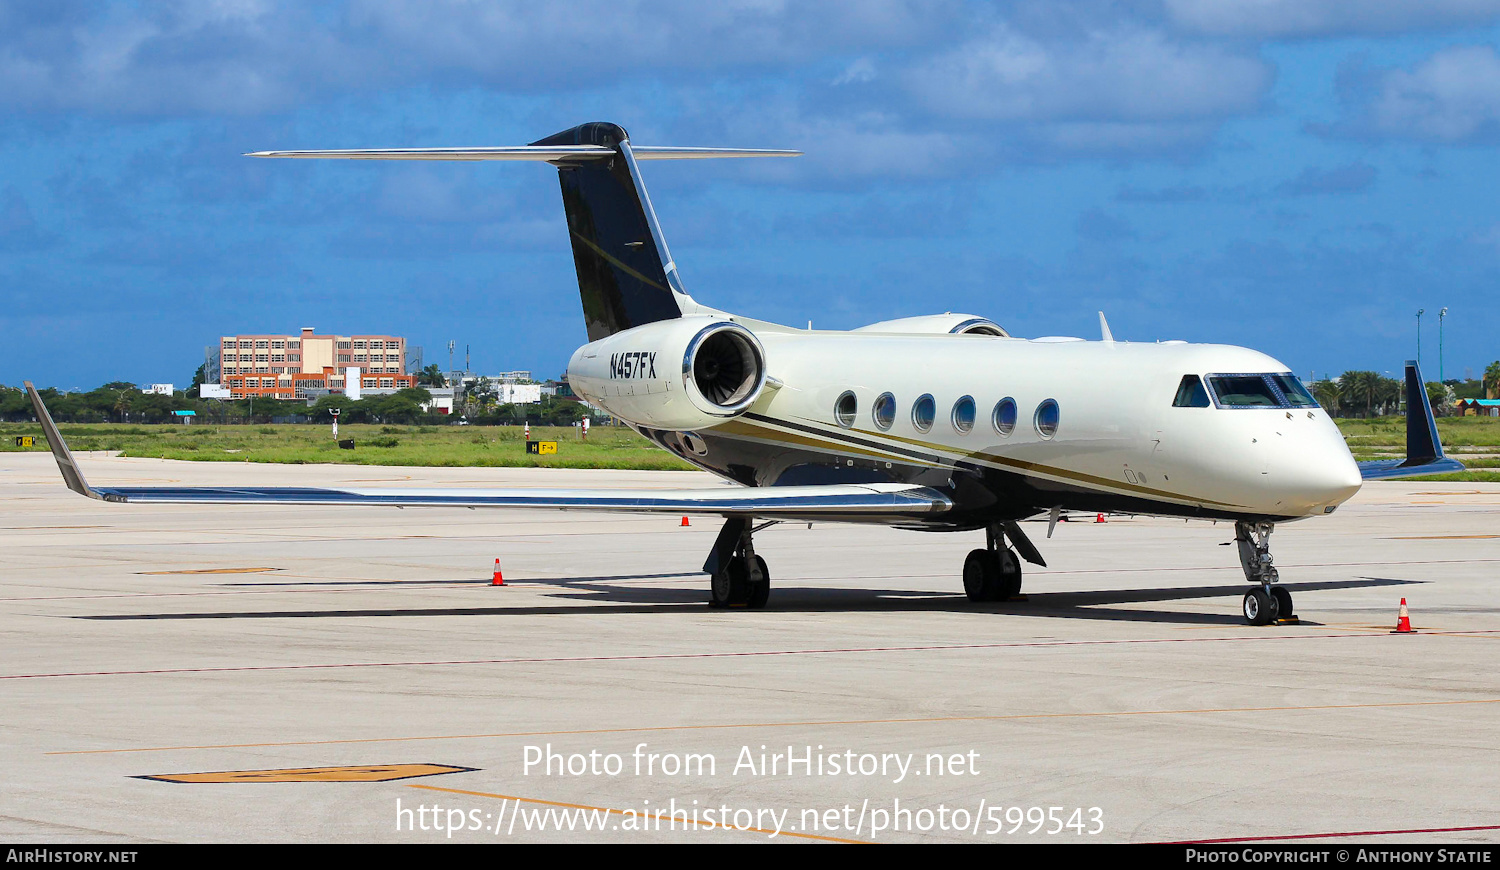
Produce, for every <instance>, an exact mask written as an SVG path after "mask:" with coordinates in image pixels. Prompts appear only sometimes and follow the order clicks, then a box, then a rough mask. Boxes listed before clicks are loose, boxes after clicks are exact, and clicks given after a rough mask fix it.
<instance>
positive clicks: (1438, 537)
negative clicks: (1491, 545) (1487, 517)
mask: <svg viewBox="0 0 1500 870" xmlns="http://www.w3.org/2000/svg"><path fill="white" fill-rule="evenodd" d="M1488 538H1500V535H1406V536H1403V537H1399V538H1386V539H1385V540H1387V541H1478V540H1484V539H1488Z"/></svg>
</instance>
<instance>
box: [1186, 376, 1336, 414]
mask: <svg viewBox="0 0 1500 870" xmlns="http://www.w3.org/2000/svg"><path fill="white" fill-rule="evenodd" d="M1208 384H1209V386H1210V387H1211V388H1212V389H1213V392H1214V397H1215V398H1216V399H1217V401H1218V404H1219V407H1221V408H1316V407H1317V406H1318V403H1317V400H1315V399H1314V398H1313V397H1312V394H1311V393H1309V392H1308V391H1307V388H1306V387H1304V386H1302V382H1301V381H1299V380H1297V376H1296V375H1294V374H1292V373H1291V372H1283V373H1280V374H1244V375H1209V376H1208Z"/></svg>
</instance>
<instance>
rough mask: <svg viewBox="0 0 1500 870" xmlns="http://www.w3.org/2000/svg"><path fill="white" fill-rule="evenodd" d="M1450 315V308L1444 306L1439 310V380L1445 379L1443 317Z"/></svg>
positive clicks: (1440, 381)
mask: <svg viewBox="0 0 1500 870" xmlns="http://www.w3.org/2000/svg"><path fill="white" fill-rule="evenodd" d="M1447 316H1448V309H1446V308H1444V309H1442V310H1441V311H1439V312H1438V382H1439V383H1442V380H1443V318H1444V317H1447Z"/></svg>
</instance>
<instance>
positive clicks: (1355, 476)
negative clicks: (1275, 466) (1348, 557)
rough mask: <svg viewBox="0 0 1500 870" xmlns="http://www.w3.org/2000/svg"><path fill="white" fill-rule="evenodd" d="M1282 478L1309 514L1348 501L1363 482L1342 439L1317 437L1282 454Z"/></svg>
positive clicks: (1357, 467) (1320, 511)
mask: <svg viewBox="0 0 1500 870" xmlns="http://www.w3.org/2000/svg"><path fill="white" fill-rule="evenodd" d="M1281 464H1282V474H1281V475H1278V476H1279V477H1281V479H1282V480H1283V481H1284V482H1286V483H1289V484H1291V485H1292V486H1293V488H1294V489H1295V491H1296V496H1295V500H1296V501H1297V502H1298V503H1299V505H1300V506H1301V507H1302V508H1303V509H1304V510H1306V511H1307V512H1309V513H1323V512H1324V511H1325V509H1326V508H1331V507H1334V506H1337V505H1339V504H1342V503H1343V502H1345V501H1348V500H1349V499H1350V498H1351V497H1352V496H1353V495H1354V494H1355V493H1356V492H1359V488H1360V485H1361V484H1362V483H1363V482H1364V481H1363V480H1362V479H1361V478H1360V476H1359V466H1358V465H1357V464H1356V463H1355V462H1354V456H1353V455H1351V454H1350V453H1349V448H1348V446H1346V445H1345V444H1344V441H1343V439H1342V438H1335V439H1327V438H1319V439H1316V441H1315V443H1309V444H1304V445H1300V447H1299V449H1297V450H1294V451H1288V452H1287V453H1285V454H1283V456H1282V463H1281Z"/></svg>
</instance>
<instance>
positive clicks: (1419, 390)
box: [1406, 359, 1443, 465]
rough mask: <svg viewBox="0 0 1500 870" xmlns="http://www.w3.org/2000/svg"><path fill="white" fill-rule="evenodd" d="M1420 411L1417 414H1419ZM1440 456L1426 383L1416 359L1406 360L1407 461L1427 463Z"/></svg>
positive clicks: (1419, 463) (1440, 457)
mask: <svg viewBox="0 0 1500 870" xmlns="http://www.w3.org/2000/svg"><path fill="white" fill-rule="evenodd" d="M1419 415H1420V416H1419ZM1442 458H1443V442H1442V441H1440V440H1438V431H1437V420H1435V419H1433V416H1432V403H1431V402H1429V401H1427V385H1426V384H1424V383H1423V382H1422V369H1421V367H1420V366H1418V365H1417V362H1416V360H1410V359H1409V360H1407V361H1406V464H1407V465H1426V464H1427V463H1429V462H1434V461H1436V460H1439V459H1442Z"/></svg>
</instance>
